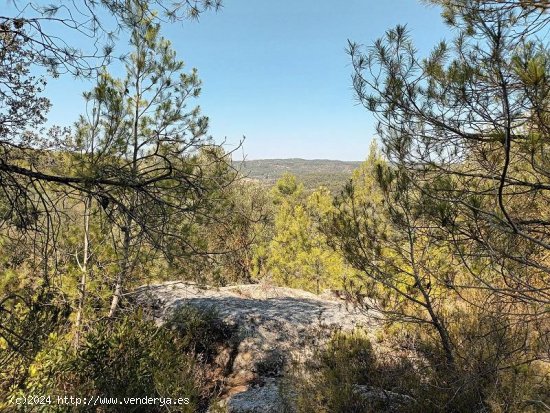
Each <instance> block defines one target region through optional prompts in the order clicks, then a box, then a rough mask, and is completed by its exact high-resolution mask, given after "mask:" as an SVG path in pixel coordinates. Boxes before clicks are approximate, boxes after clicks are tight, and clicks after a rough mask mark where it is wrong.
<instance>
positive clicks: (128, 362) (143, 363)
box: [10, 310, 227, 412]
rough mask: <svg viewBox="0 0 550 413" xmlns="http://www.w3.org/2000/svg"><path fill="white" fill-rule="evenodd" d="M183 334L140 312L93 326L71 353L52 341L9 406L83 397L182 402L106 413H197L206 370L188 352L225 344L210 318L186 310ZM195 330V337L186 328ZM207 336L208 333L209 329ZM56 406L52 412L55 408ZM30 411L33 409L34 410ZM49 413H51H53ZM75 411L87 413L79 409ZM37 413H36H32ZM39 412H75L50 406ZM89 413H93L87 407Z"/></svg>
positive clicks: (205, 393) (62, 340)
mask: <svg viewBox="0 0 550 413" xmlns="http://www.w3.org/2000/svg"><path fill="white" fill-rule="evenodd" d="M175 319H176V320H178V322H181V321H182V320H183V319H185V320H186V321H187V323H188V324H186V326H187V327H186V328H187V329H186V328H184V329H180V327H181V325H180V324H177V325H176V326H177V327H178V329H171V328H167V327H165V326H163V327H159V326H157V325H155V323H154V322H153V321H149V320H146V319H145V318H144V317H143V315H142V314H141V313H140V312H138V313H134V314H131V315H128V316H125V317H123V318H121V319H119V320H117V321H115V322H111V321H106V322H102V323H96V324H95V325H94V329H93V330H91V331H89V332H88V333H87V334H86V335H85V337H84V343H83V345H82V347H81V348H80V349H79V350H78V352H76V353H75V351H74V349H73V348H72V347H71V344H70V341H69V340H67V339H66V337H61V336H60V337H58V336H57V335H51V336H50V338H49V343H48V344H47V345H46V346H45V347H44V349H43V350H42V351H41V352H40V353H39V354H38V355H37V356H36V358H35V359H34V361H33V363H32V364H31V366H30V368H29V371H30V376H29V378H28V379H27V381H26V382H25V384H24V386H23V387H21V388H20V389H19V390H16V389H13V390H12V393H11V397H10V398H11V399H12V401H13V400H15V398H16V397H19V396H21V395H23V394H31V393H32V394H51V395H56V396H57V395H62V396H64V395H68V394H69V395H86V396H87V397H93V396H101V397H119V398H121V397H145V396H147V397H170V398H172V399H178V398H180V397H187V398H189V400H190V402H189V404H187V405H183V406H177V407H174V406H165V407H160V406H158V405H157V406H151V405H149V406H147V407H144V406H143V405H142V406H134V407H131V406H128V405H123V406H104V407H102V409H103V410H101V411H105V412H118V411H120V412H122V411H124V412H126V411H151V412H164V411H178V412H196V411H197V410H198V409H199V407H200V406H203V405H204V404H205V403H207V401H208V398H209V397H211V394H210V393H209V390H208V388H207V383H206V382H205V377H204V374H205V372H204V364H202V362H200V361H198V358H196V357H195V354H196V353H194V352H193V351H192V349H199V348H205V349H209V350H210V349H211V348H212V346H213V342H214V341H216V340H220V339H222V338H226V336H225V335H223V334H225V331H227V330H224V328H223V327H222V326H221V324H220V323H219V322H218V321H216V318H215V316H214V315H213V314H212V313H208V312H206V313H201V312H199V311H196V312H193V313H191V311H190V310H185V311H184V312H183V313H181V314H179V316H177V317H176V318H175ZM194 326H197V327H198V330H197V335H195V336H193V333H194V332H193V331H192V330H190V328H192V327H194ZM209 328H211V330H210V331H211V332H210V333H208V329H209ZM54 406H55V407H54ZM33 409H34V407H33ZM52 409H53V410H52ZM56 409H57V410H56ZM80 409H83V410H79V411H88V410H86V408H85V407H83V406H80ZM144 409H146V410H144ZM32 411H36V410H32ZM43 411H45V412H46V411H47V412H50V411H60V412H63V411H74V407H70V406H63V405H57V404H53V405H51V406H45V407H44V409H43ZM89 411H96V410H95V408H92V407H90V408H89Z"/></svg>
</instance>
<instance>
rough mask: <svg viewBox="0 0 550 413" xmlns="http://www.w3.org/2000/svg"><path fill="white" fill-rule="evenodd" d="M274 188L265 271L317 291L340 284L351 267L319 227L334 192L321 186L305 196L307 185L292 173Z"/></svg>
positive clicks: (281, 280)
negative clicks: (270, 236) (302, 183)
mask: <svg viewBox="0 0 550 413" xmlns="http://www.w3.org/2000/svg"><path fill="white" fill-rule="evenodd" d="M272 192H273V198H274V202H275V204H276V206H277V212H276V215H275V222H274V228H273V237H272V239H271V241H270V242H269V244H268V246H267V247H266V249H265V250H264V253H265V254H266V255H267V257H266V258H265V267H266V269H265V271H266V272H267V273H268V274H269V276H270V277H271V278H272V279H273V280H274V281H275V282H277V283H279V284H282V285H285V286H289V287H293V288H302V289H306V290H309V291H313V292H316V293H320V292H321V291H322V290H324V289H326V288H330V287H338V286H340V285H341V283H342V277H343V276H344V274H345V273H346V270H347V268H346V266H345V264H344V261H343V259H342V257H341V256H340V255H339V254H337V253H336V252H334V251H332V250H331V249H330V247H329V246H328V244H327V240H326V237H325V236H324V235H323V234H322V233H321V231H320V230H319V227H320V225H321V224H322V222H323V221H324V220H325V219H326V217H327V216H328V214H329V213H330V212H331V211H332V198H331V196H330V193H329V192H328V191H327V190H326V189H324V188H319V189H318V190H317V191H315V192H313V193H312V194H311V195H309V196H308V197H307V198H305V197H304V194H303V186H302V185H301V184H300V183H298V182H297V180H296V178H295V177H294V176H293V175H289V174H287V175H284V176H283V177H282V178H281V179H280V180H279V181H278V182H277V184H276V186H275V187H274V188H273V190H272Z"/></svg>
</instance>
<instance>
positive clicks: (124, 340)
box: [0, 0, 550, 413]
mask: <svg viewBox="0 0 550 413" xmlns="http://www.w3.org/2000/svg"><path fill="white" fill-rule="evenodd" d="M16 3H17V2H16ZM430 3H434V4H436V5H437V6H438V7H441V10H442V18H443V19H444V20H445V22H446V24H448V25H449V26H450V27H451V28H452V29H453V31H452V33H453V34H454V35H455V38H454V39H452V41H450V42H448V43H446V42H440V43H438V44H434V46H433V49H432V52H431V54H429V56H427V57H421V56H420V55H419V54H418V52H417V50H416V48H415V45H414V38H413V37H411V35H410V34H409V33H408V31H407V29H406V27H404V26H398V27H395V28H388V31H387V32H386V33H385V35H384V36H383V37H381V38H380V39H378V40H376V41H375V42H374V43H372V44H368V45H366V46H363V45H361V44H358V43H353V42H351V41H350V42H349V44H348V48H347V52H348V54H349V62H350V68H351V71H352V79H353V88H354V92H355V95H356V97H357V99H358V100H359V101H360V102H361V104H362V105H363V106H364V107H365V111H369V112H371V113H373V114H374V115H375V117H376V119H377V122H378V124H377V140H376V142H373V144H372V146H371V150H370V154H369V156H368V158H367V159H366V160H364V161H363V162H361V163H360V164H357V165H355V164H353V165H350V164H345V166H341V167H340V169H330V168H331V167H327V166H326V165H325V166H323V165H321V164H319V165H317V166H316V168H317V167H318V168H319V169H315V168H313V169H309V170H307V169H304V168H303V166H302V165H299V166H298V168H299V169H298V172H297V173H296V174H291V173H288V172H287V173H281V172H280V171H279V170H277V171H276V172H273V169H271V170H270V171H268V172H265V171H263V170H262V169H261V167H262V165H263V167H265V164H258V165H256V167H257V169H256V170H255V172H254V173H256V175H257V176H256V175H255V176H251V169H249V170H247V169H246V168H247V167H246V162H245V163H244V164H241V163H239V162H235V161H234V160H233V152H234V151H232V150H228V149H227V148H226V147H224V146H223V145H221V144H218V143H216V141H215V140H213V139H212V138H211V137H209V135H208V117H207V116H205V115H203V114H202V113H201V111H200V109H199V107H198V106H197V103H196V100H197V98H198V97H199V95H200V92H201V81H200V79H199V76H198V73H197V71H195V70H191V69H187V67H185V66H184V64H183V62H182V61H181V60H179V57H178V56H176V53H175V51H174V50H173V48H172V45H171V43H170V41H168V40H167V39H166V38H164V37H163V34H162V32H163V25H164V24H165V23H166V21H168V20H172V21H177V20H182V19H194V18H197V17H198V16H199V15H201V14H202V13H203V12H207V11H209V10H212V9H215V10H218V9H219V8H220V6H221V4H220V2H218V1H215V0H201V1H177V2H165V1H164V0H156V1H146V2H143V1H141V0H130V1H125V0H104V1H101V2H95V1H85V2H83V4H85V8H84V9H81V8H80V7H79V6H78V5H77V4H75V3H71V2H60V3H59V5H49V6H44V5H41V4H40V2H37V4H35V3H33V2H31V3H30V5H31V6H30V7H25V8H23V9H22V11H21V13H18V14H17V15H16V16H3V15H2V14H3V13H4V12H0V43H1V48H0V57H1V59H0V249H1V254H0V411H6V412H11V411H25V412H27V411H28V412H30V411H44V412H50V411H52V412H57V411H59V412H64V411H97V412H111V411H140V412H141V411H143V412H148V411H155V412H156V411H159V412H160V411H162V412H164V411H166V412H168V411H171V412H176V411H178V412H179V411H188V412H193V411H207V409H208V406H209V405H211V402H212V401H213V400H215V399H216V397H217V395H218V393H217V391H218V390H219V389H217V388H216V385H214V384H213V383H212V382H211V381H209V377H210V376H209V371H208V370H209V366H210V362H211V360H212V359H213V358H214V357H215V353H216V348H217V347H216V346H217V344H218V343H220V342H223V340H225V339H226V338H227V337H228V334H227V331H226V328H227V326H225V325H224V324H223V323H222V322H220V321H219V320H217V319H216V314H215V312H197V311H184V312H182V313H181V314H176V315H174V319H173V320H171V321H170V322H168V323H166V324H165V325H163V326H159V325H157V324H155V323H154V321H153V320H151V318H150V317H148V316H147V314H146V312H145V311H143V310H142V309H141V308H140V306H139V305H137V304H136V303H135V301H134V300H133V299H132V297H133V294H132V292H133V291H134V290H135V289H136V288H137V287H139V286H141V285H145V284H151V283H155V282H162V281H166V280H182V281H188V282H190V283H195V284H196V285H200V286H208V287H217V286H227V285H240V284H262V285H277V286H284V287H289V288H296V289H301V290H306V291H309V292H311V293H314V294H323V293H326V292H327V291H332V292H336V293H337V294H338V295H340V296H342V297H344V299H345V300H346V301H347V303H349V304H352V305H353V306H354V307H357V308H360V309H362V310H363V311H365V312H368V311H371V312H372V311H374V313H375V314H377V315H378V318H379V320H378V322H379V323H380V325H381V328H380V330H379V332H378V333H377V334H378V336H377V338H376V340H372V338H371V337H369V336H368V335H366V334H364V333H362V332H361V331H355V332H353V333H352V334H344V333H337V334H335V335H334V337H333V338H332V339H331V340H330V341H329V343H328V344H327V345H326V346H324V347H321V348H319V349H317V350H316V353H315V355H314V357H313V359H312V361H311V362H310V363H306V364H304V365H303V366H302V367H300V368H295V369H292V370H291V371H290V372H289V373H288V374H289V377H290V378H291V380H289V383H290V387H291V388H290V389H287V390H286V392H285V394H282V395H281V397H286V398H288V399H291V400H292V404H293V407H292V409H295V410H296V411H299V412H310V411H311V412H318V411H319V412H380V411H382V410H380V409H379V408H377V407H376V406H372V405H368V403H367V404H365V403H364V400H359V398H358V397H357V395H356V393H355V392H354V391H353V389H354V386H355V385H357V384H369V385H373V386H377V388H383V389H387V390H388V391H392V392H397V393H399V394H402V395H405V396H407V397H410V398H411V400H414V402H411V403H409V404H408V405H407V406H406V408H405V407H404V408H403V409H402V410H400V411H404V412H418V413H420V412H457V413H458V412H464V413H466V412H544V411H550V48H549V43H548V35H549V32H548V30H549V24H550V3H549V2H548V1H546V0H542V1H535V0H532V1H529V0H509V1H503V0H494V1H493V0H431V1H430ZM335 7H337V5H336V4H335ZM419 7H423V6H422V5H421V4H419ZM77 11H78V12H77ZM105 12H107V13H109V14H110V15H112V16H115V20H114V21H115V23H114V25H115V26H114V27H113V28H107V27H105V26H104V24H103V22H102V21H101V19H100V18H99V17H98V16H100V14H101V13H105ZM219 13H221V14H223V9H221V10H219ZM199 24H200V23H199ZM59 25H63V26H64V27H65V29H66V30H73V31H75V32H79V33H81V34H82V33H83V34H85V35H86V36H87V38H88V40H89V42H90V43H93V47H92V52H91V53H89V52H87V51H86V50H81V49H79V48H78V47H77V45H76V44H75V45H70V44H67V43H65V42H66V41H70V37H69V38H68V39H65V40H62V39H60V37H58V36H57V35H56V32H55V30H54V29H52V27H53V28H55V27H58V26H59ZM50 30H51V31H50ZM114 31H116V32H117V33H125V34H127V35H128V38H129V47H130V52H129V53H128V54H127V55H126V56H124V57H123V58H122V59H123V60H122V62H123V64H124V74H122V75H121V76H120V77H119V76H118V75H115V74H114V73H112V72H111V71H110V65H109V61H110V60H112V59H113V56H112V50H113V45H112V44H111V41H112V38H111V36H110V34H112V33H113V32H114ZM58 76H76V77H80V78H85V79H88V80H91V81H93V84H94V86H93V87H91V88H90V90H89V91H88V92H86V93H85V95H84V100H83V103H82V115H81V116H80V118H79V119H74V122H73V123H72V125H71V127H49V126H48V127H46V118H47V113H48V110H49V108H50V101H49V100H48V98H47V96H46V95H45V93H44V88H45V86H46V84H47V82H48V80H49V79H51V78H55V77H58ZM69 92H70V91H67V93H69ZM273 162H276V161H273ZM276 163H277V162H276ZM278 163H279V164H280V163H281V162H278ZM325 167H326V168H327V169H323V168H325ZM258 168H260V169H258ZM351 169H354V170H353V171H351ZM269 174H272V175H270V176H268V177H265V176H264V178H266V179H267V181H266V179H263V180H262V177H261V175H269ZM374 341H376V342H374ZM376 346H383V347H384V348H386V349H391V351H390V352H389V354H390V355H391V357H389V356H387V354H388V353H387V352H386V353H385V354H386V356H384V357H381V356H380V355H378V353H377V352H376V350H375V348H376ZM49 394H51V395H78V394H86V395H89V396H143V395H146V396H147V395H149V396H151V397H174V398H176V397H180V396H181V395H185V397H187V398H189V403H188V404H185V406H177V407H174V406H162V407H161V406H158V405H157V406H134V409H133V410H132V409H130V407H128V406H101V407H99V406H95V407H94V406H79V407H75V406H71V405H66V404H55V403H54V404H42V405H40V404H23V405H22V404H18V403H16V400H18V399H20V398H21V397H27V396H29V395H34V396H41V395H49ZM210 411H213V410H210Z"/></svg>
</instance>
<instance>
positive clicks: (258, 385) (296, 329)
mask: <svg viewBox="0 0 550 413" xmlns="http://www.w3.org/2000/svg"><path fill="white" fill-rule="evenodd" d="M134 297H135V301H136V302H137V303H138V304H140V305H142V306H143V307H146V308H149V309H150V310H152V313H153V315H154V317H155V318H156V319H157V321H158V322H163V321H164V320H166V319H167V318H168V317H169V316H170V314H171V313H172V312H173V311H174V310H175V309H177V308H178V307H180V306H182V305H192V306H195V307H198V308H205V309H206V308H209V309H211V308H213V309H215V310H216V311H217V313H218V314H219V316H220V317H221V318H222V319H223V320H224V321H225V322H227V323H228V324H230V325H233V326H235V327H236V330H237V332H238V340H237V342H236V344H235V347H234V348H233V349H232V350H231V352H232V353H233V354H236V355H234V356H233V357H231V358H230V361H229V365H228V366H225V370H226V371H227V372H228V373H227V377H226V379H225V388H226V394H227V400H226V403H227V404H226V405H227V406H228V408H229V411H231V412H241V413H245V412H256V411H266V412H267V411H270V412H271V411H273V412H276V411H278V410H279V406H278V405H277V403H276V399H277V391H276V389H277V387H278V383H277V378H278V377H280V376H281V375H282V374H283V372H284V370H285V368H286V366H288V362H289V361H290V360H294V361H296V360H301V359H302V360H303V358H304V357H309V356H310V355H311V354H312V351H313V349H314V348H315V347H316V346H319V345H322V344H323V343H324V342H325V341H326V340H327V339H328V338H329V337H330V336H331V335H332V333H333V332H334V331H335V330H353V329H354V328H366V329H367V330H368V331H372V330H374V326H375V325H374V322H373V320H374V318H373V315H374V314H371V313H369V312H368V311H365V309H364V308H362V309H359V308H353V306H352V305H351V304H349V305H348V304H347V303H346V302H345V301H344V300H341V299H339V298H336V297H333V296H331V295H330V294H327V295H324V296H318V295H315V294H312V293H309V292H306V291H302V290H297V289H292V288H284V287H272V286H265V285H259V284H251V285H238V286H230V287H221V288H200V287H198V286H197V285H193V284H188V283H184V282H166V283H162V284H156V285H148V286H143V287H140V288H138V289H137V290H136V291H135V292H134ZM227 358H228V357H226V359H227ZM266 409H267V410H266Z"/></svg>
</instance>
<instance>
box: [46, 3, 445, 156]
mask: <svg viewBox="0 0 550 413" xmlns="http://www.w3.org/2000/svg"><path fill="white" fill-rule="evenodd" d="M439 13H440V11H439V9H437V8H435V7H427V6H426V5H424V4H422V3H421V2H420V1H418V0H387V1H380V0H346V1H345V2H338V1H328V0H279V1H273V0H225V3H224V7H223V9H222V10H221V11H219V12H218V13H214V12H210V13H206V14H204V15H202V16H201V18H200V20H199V21H198V22H190V21H185V22H183V23H174V24H166V25H165V26H164V27H163V30H162V33H163V35H164V36H165V37H167V38H168V39H170V40H171V41H172V42H173V45H174V47H175V49H176V51H177V53H178V58H180V59H183V60H184V61H185V62H186V64H187V67H188V68H191V67H196V68H197V69H198V71H199V76H200V77H201V79H202V81H203V89H202V90H203V93H202V95H201V97H200V98H199V99H198V101H197V103H198V104H200V106H201V108H202V110H203V113H204V114H205V115H207V116H209V117H210V122H211V128H210V134H211V135H212V136H213V137H214V138H215V139H216V140H217V141H222V140H224V139H226V140H227V147H228V149H231V148H232V147H234V146H235V145H236V143H237V142H238V141H239V140H240V139H241V138H242V137H243V136H246V140H245V142H244V146H243V148H242V149H240V150H239V152H238V153H236V154H235V156H234V158H241V157H242V155H243V154H244V155H245V156H246V158H247V159H260V158H295V157H297V158H306V159H317V158H323V159H341V160H362V159H364V158H365V157H366V154H367V151H368V147H369V144H370V141H371V139H372V138H373V137H374V136H375V122H374V119H373V117H372V116H371V115H370V114H369V113H368V112H367V111H366V110H365V109H364V108H362V107H361V106H358V104H357V101H356V100H355V98H354V94H353V91H352V88H351V78H350V77H351V71H352V68H351V65H350V59H349V56H348V55H347V54H346V53H345V48H346V45H347V40H348V39H350V40H353V41H357V42H360V43H363V44H367V45H368V44H370V43H372V42H373V41H374V40H375V39H377V38H378V37H380V36H382V35H383V34H384V32H385V31H386V30H387V29H388V28H390V27H393V26H395V25H396V24H407V26H408V28H409V30H410V32H411V35H412V37H413V38H414V39H415V42H416V45H417V47H418V48H419V50H420V51H421V52H427V51H429V49H430V48H431V46H432V45H435V44H436V43H437V42H438V41H439V40H441V39H443V38H445V37H449V32H448V30H447V28H446V27H445V26H444V24H443V23H442V21H441V18H440V15H439ZM90 86H91V84H90V83H88V84H86V83H85V82H83V81H81V80H75V79H74V78H71V77H70V76H63V77H61V78H59V79H57V80H54V81H52V82H50V84H49V85H48V89H47V91H46V94H47V96H48V97H50V98H51V100H52V103H53V109H52V111H51V113H50V116H49V121H50V123H55V124H61V125H70V124H72V122H74V120H76V118H77V117H78V115H79V114H80V113H82V112H83V110H84V103H83V100H82V98H81V92H82V91H83V90H87V89H89V88H90Z"/></svg>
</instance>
